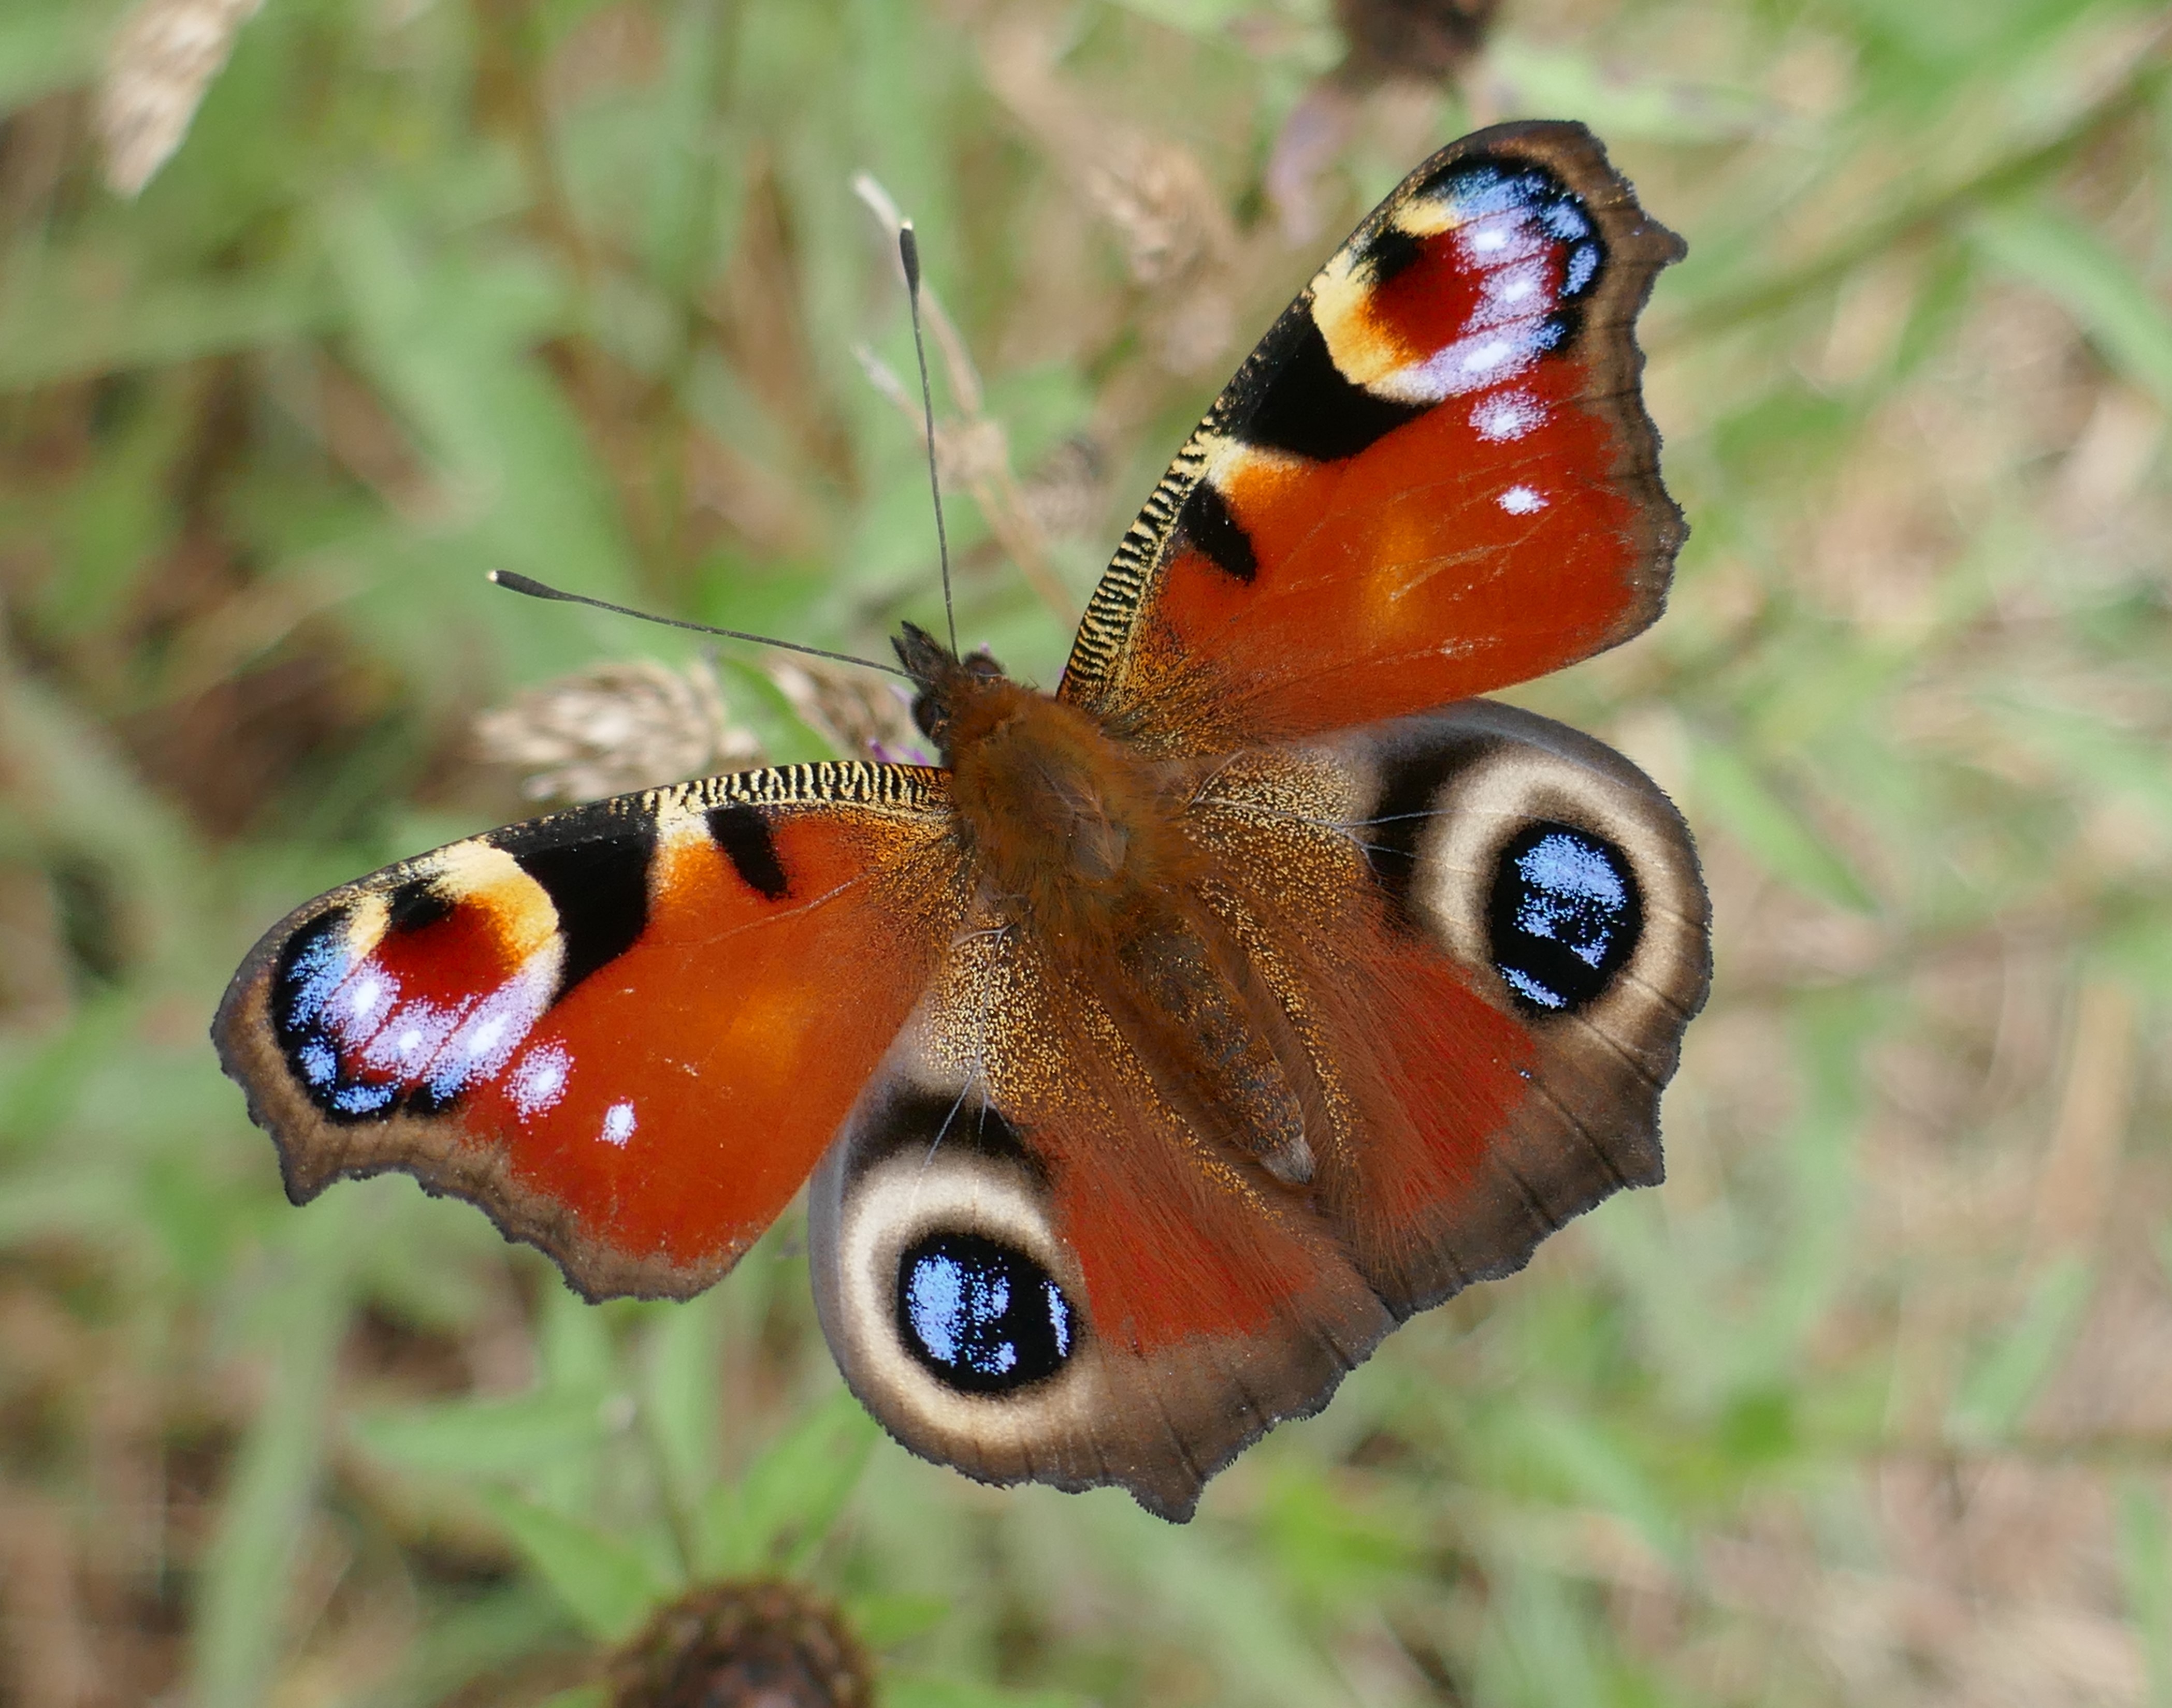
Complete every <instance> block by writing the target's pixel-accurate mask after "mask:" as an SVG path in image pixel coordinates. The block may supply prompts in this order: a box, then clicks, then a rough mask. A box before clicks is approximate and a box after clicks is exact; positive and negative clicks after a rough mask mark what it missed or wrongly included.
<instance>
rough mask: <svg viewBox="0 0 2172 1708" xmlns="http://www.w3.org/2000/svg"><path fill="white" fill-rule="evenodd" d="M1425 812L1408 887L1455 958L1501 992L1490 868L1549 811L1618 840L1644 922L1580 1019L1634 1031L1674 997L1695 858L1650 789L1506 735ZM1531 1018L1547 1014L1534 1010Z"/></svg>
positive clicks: (1699, 895) (1686, 943)
mask: <svg viewBox="0 0 2172 1708" xmlns="http://www.w3.org/2000/svg"><path fill="white" fill-rule="evenodd" d="M1432 810H1433V814H1435V817H1434V818H1433V822H1432V823H1431V824H1429V825H1427V829H1426V830H1425V832H1424V833H1423V834H1422V835H1421V836H1420V837H1419V838H1418V843H1417V862H1416V871H1415V873H1413V878H1412V883H1411V900H1412V901H1413V903H1414V904H1415V905H1417V908H1418V909H1419V910H1420V912H1421V914H1422V916H1423V917H1425V919H1426V920H1427V922H1428V923H1429V924H1430V925H1432V926H1433V928H1434V930H1435V931H1437V932H1438V933H1439V936H1440V937H1441V940H1442V942H1443V943H1444V946H1445V947H1446V948H1448V950H1449V953H1451V954H1453V955H1454V956H1455V958H1456V959H1458V960H1460V961H1461V962H1462V963H1464V964H1465V965H1466V966H1468V967H1470V968H1472V969H1480V970H1481V974H1482V976H1484V977H1486V978H1487V980H1489V982H1497V983H1499V984H1500V986H1501V987H1502V991H1503V995H1504V996H1505V995H1506V981H1505V980H1502V978H1501V975H1500V972H1499V969H1497V967H1496V966H1495V965H1494V961H1493V944H1492V931H1491V928H1490V922H1489V921H1488V919H1487V907H1488V904H1489V902H1490V900H1491V897H1492V886H1493V879H1494V873H1495V867H1496V866H1497V863H1498V860H1499V857H1500V854H1501V851H1502V850H1503V847H1504V846H1505V845H1506V843H1507V842H1508V839H1509V838H1510V837H1511V836H1513V834H1514V833H1515V831H1516V830H1518V829H1520V828H1521V827H1523V826H1524V825H1527V824H1532V823H1534V822H1536V821H1539V820H1543V819H1551V820H1554V821H1556V822H1557V823H1561V824H1568V825H1571V826H1573V827H1574V828H1576V829H1578V830H1584V831H1586V832H1588V833H1589V834H1590V835H1594V836H1597V837H1599V838H1600V839H1601V840H1602V841H1605V842H1608V843H1610V844H1611V845H1612V846H1614V847H1616V848H1617V849H1619V850H1620V851H1621V853H1622V856H1623V857H1625V858H1626V860H1627V861H1628V862H1629V867H1630V870H1631V871H1632V873H1634V874H1635V877H1636V881H1637V889H1638V892H1639V896H1640V900H1641V904H1642V905H1641V909H1640V911H1641V914H1642V928H1641V930H1640V932H1639V933H1638V937H1637V943H1636V945H1635V947H1634V948H1632V950H1631V951H1630V953H1629V957H1628V959H1627V960H1626V962H1625V963H1624V964H1622V965H1621V967H1620V968H1619V969H1617V970H1616V973H1615V975H1614V977H1613V979H1612V980H1610V983H1609V984H1608V986H1607V987H1606V989H1605V991H1602V992H1601V993H1600V994H1599V996H1597V997H1596V998H1595V999H1594V1001H1593V1002H1590V1003H1589V1005H1587V1006H1585V1007H1582V1008H1580V1009H1579V1010H1578V1011H1577V1018H1581V1019H1583V1020H1584V1021H1586V1022H1589V1023H1592V1024H1594V1025H1596V1026H1598V1027H1599V1028H1600V1029H1603V1030H1607V1031H1610V1032H1619V1031H1621V1030H1624V1029H1626V1028H1636V1027H1637V1025H1638V1023H1640V1022H1641V1021H1642V1019H1643V1018H1645V1017H1646V1016H1648V1015H1649V1014H1650V1013H1651V1012H1653V1009H1655V1008H1657V1007H1662V1006H1669V1007H1671V1006H1673V1005H1672V1004H1671V1002H1670V1000H1669V998H1668V996H1666V994H1665V993H1666V992H1667V991H1669V990H1670V989H1672V988H1674V987H1675V986H1676V985H1678V984H1679V982H1680V980H1679V979H1678V978H1675V977H1670V976H1668V969H1670V968H1673V967H1676V966H1679V965H1680V964H1681V963H1682V962H1683V960H1684V959H1685V957H1690V956H1692V955H1694V953H1696V948H1697V946H1698V944H1699V943H1701V942H1702V918H1703V889H1702V885H1701V884H1699V883H1698V882H1697V878H1696V868H1695V865H1694V857H1693V856H1691V855H1690V854H1689V851H1688V847H1687V845H1686V842H1685V840H1684V836H1683V833H1682V831H1681V830H1680V827H1679V825H1678V824H1675V822H1674V820H1673V815H1672V812H1671V810H1670V808H1669V807H1668V806H1667V804H1666V802H1665V798H1664V796H1662V795H1660V794H1659V792H1658V790H1657V789H1656V787H1654V788H1653V791H1652V792H1651V794H1650V795H1649V796H1647V795H1645V794H1644V793H1643V792H1642V791H1640V790H1638V789H1637V788H1636V787H1634V786H1633V785H1632V784H1630V783H1629V782H1627V781H1625V780H1623V779H1621V778H1619V777H1612V776H1607V775H1606V774H1605V772H1603V771H1599V770H1597V769H1595V768H1594V767H1593V766H1590V765H1585V764H1583V763H1582V762H1580V761H1578V760H1575V759H1573V758H1570V757H1568V756H1567V755H1561V754H1556V753H1551V752H1549V751H1548V750H1547V749H1545V748H1543V747H1540V746H1538V745H1536V744H1532V743H1530V741H1529V740H1528V739H1526V740H1523V741H1509V742H1503V743H1500V744H1497V745H1493V746H1492V749H1491V750H1490V751H1488V752H1486V753H1484V754H1483V755H1481V756H1480V757H1478V758H1476V759H1475V760H1473V761H1472V762H1471V763H1470V765H1468V766H1466V767H1465V769H1463V770H1462V771H1459V772H1457V773H1455V774H1454V775H1453V776H1449V778H1447V779H1446V780H1444V782H1443V783H1442V785H1441V787H1440V788H1439V790H1438V792H1436V793H1435V794H1434V796H1433V808H1432ZM1534 1018H1535V1020H1536V1021H1537V1023H1540V1024H1542V1025H1543V1024H1545V1023H1546V1017H1545V1016H1543V1015H1541V1016H1535V1017H1534ZM1563 1018H1568V1017H1563ZM1625 1023H1626V1027H1625Z"/></svg>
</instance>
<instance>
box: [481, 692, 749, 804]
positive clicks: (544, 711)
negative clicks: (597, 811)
mask: <svg viewBox="0 0 2172 1708" xmlns="http://www.w3.org/2000/svg"><path fill="white" fill-rule="evenodd" d="M475 738H476V748H477V750H478V751H479V752H480V753H481V756H482V757H483V758H484V759H486V760H490V761H491V762H492V763H493V764H497V765H509V766H512V767H513V768H514V769H515V770H518V771H523V772H524V773H526V775H525V776H524V778H523V779H522V781H521V792H522V793H524V794H525V795H526V796H527V797H528V798H530V800H537V801H544V800H562V801H594V800H600V799H602V798H604V797H605V796H607V795H620V794H625V793H626V792H629V791H631V790H634V789H646V788H654V787H658V786H659V784H663V783H675V782H681V781H685V779H686V778H688V777H694V776H705V775H707V774H708V773H709V772H712V771H735V770H738V769H739V768H740V767H742V766H745V765H755V764H758V763H760V761H761V744H760V743H759V742H757V741H756V740H755V738H754V737H753V736H752V735H751V734H750V733H748V732H747V731H746V730H745V729H743V728H739V726H737V725H735V724H734V723H733V722H731V719H730V716H729V713H728V712H727V710H726V708H725V706H724V699H723V693H722V692H721V691H720V690H719V689H718V686H717V679H716V675H715V674H714V673H713V672H712V670H711V669H709V667H708V665H707V663H706V662H703V661H702V660H699V659H697V660H696V661H695V662H694V663H691V664H689V665H688V666H687V667H686V668H685V669H684V670H675V669H671V668H670V667H669V665H665V664H659V663H654V662H653V661H652V660H649V659H646V658H637V659H631V660H627V661H626V662H623V663H610V664H599V665H596V666H595V667H594V668H593V669H587V670H581V671H577V672H575V673H574V674H573V675H570V676H562V677H560V678H559V679H557V680H556V681H555V682H547V683H546V684H544V685H542V686H541V687H540V688H531V689H530V690H528V691H527V692H526V693H524V694H523V695H521V696H519V697H518V698H517V699H515V700H513V701H512V702H511V703H510V704H509V705H506V706H499V707H497V709H496V710H494V711H490V712H483V713H482V714H481V716H479V717H477V718H476V721H475Z"/></svg>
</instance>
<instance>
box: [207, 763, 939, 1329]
mask: <svg viewBox="0 0 2172 1708" xmlns="http://www.w3.org/2000/svg"><path fill="white" fill-rule="evenodd" d="M959 905H960V892H959V871H958V862H957V854H956V848H955V842H954V838H953V836H952V835H951V833H950V819H949V815H948V814H947V812H946V811H945V810H944V780H943V774H942V773H940V772H938V771H921V770H913V769H909V768H906V767H901V766H883V765H800V766H792V767H788V768H786V769H784V770H781V771H753V772H747V773H744V774H741V775H738V776H724V777H716V778H711V779H708V780H707V781H702V782H696V783H689V784H685V785H682V786H680V787H675V788H669V789H660V790H657V791H654V792H649V793H646V794H641V795H629V796H626V797H623V798H620V799H617V800H612V801H605V802H600V803H597V804H595V805H594V806H589V807H583V808H577V809H575V810H573V811H571V812H567V813H561V814H554V815H553V816H551V817H550V818H547V819H539V820H536V821H535V822H534V823H533V824H522V825H514V826H513V827H511V828H509V829H508V830H498V831H494V832H492V833H491V834H490V835H485V836H479V837H476V838H474V839H472V840H470V841H465V842H456V843H454V844H453V845H451V846H449V847H446V848H442V849H439V850H438V851H436V852H435V853H432V854H426V855H423V856H422V857H420V858H418V859H416V860H411V861H408V862H404V863H403V864H401V865H399V866H395V867H390V869H388V870H386V871H384V872H381V873H377V874H376V875H374V877H370V878H363V879H362V880H361V881H360V882H358V883H356V884H349V885H347V887H345V888H344V889H337V890H335V891H333V892H332V893H331V894H329V895H326V896H325V897H322V898H321V899H320V900H317V901H315V902H313V903H311V904H309V905H308V906H307V907H305V908H304V909H302V910H300V911H299V912H298V913H297V914H295V915H294V916H292V917H291V918H289V919H288V920H287V921H284V922H282V924H281V925H279V926H278V927H276V928H274V929H273V930H272V932H271V933H270V934H269V935H267V936H266V938H265V939H264V941H263V942H262V943H261V944H259V945H258V947H257V948H256V950H255V953H252V954H251V956H250V959H249V960H248V961H247V962H246V963H245V964H244V965H243V968H242V970H241V971H240V973H239V975H237V976H236V978H235V980H234V985H233V986H232V987H231V989H230V990H229V991H228V995H227V998H226V1002H225V1003H224V1005H223V1007H222V1008H221V1010H220V1013H219V1018H218V1025H217V1027H216V1029H215V1034H214V1035H215V1037H216V1039H217V1040H218V1045H219V1050H220V1053H221V1055H222V1058H223V1061H224V1062H225V1064H226V1066H227V1070H228V1072H230V1073H232V1074H233V1075H234V1077H236V1078H237V1079H239V1080H240V1081H241V1082H242V1083H243V1085H244V1086H245V1088H247V1089H248V1091H249V1093H250V1104H251V1109H252V1112H253V1113H254V1114H255V1116H256V1118H257V1120H259V1121H260V1122H261V1123H262V1124H263V1125H266V1126H267V1127H269V1128H270V1129H271V1130H272V1133H273V1134H274V1136H276V1137H277V1140H278V1142H279V1147H280V1155H281V1160H282V1166H283V1168H284V1172H285V1174H286V1179H287V1183H288V1190H289V1192H290V1193H291V1194H292V1195H293V1196H294V1197H295V1199H296V1200H298V1201H299V1200H306V1199H308V1198H309V1197H312V1196H314V1195H315V1194H316V1193H317V1192H319V1191H320V1190H322V1189H323V1188H324V1187H325V1185H326V1184H329V1183H330V1182H331V1180H332V1179H336V1178H337V1177H339V1176H341V1175H360V1174H376V1173H380V1172H383V1171H384V1170H387V1169H401V1170H405V1171H406V1172H407V1173H410V1174H414V1175H415V1176H416V1177H417V1178H418V1179H420V1180H421V1181H422V1183H423V1184H424V1185H425V1186H426V1187H428V1188H429V1189H431V1190H435V1191H444V1192H449V1193H452V1194H454V1195H458V1196H460V1197H463V1198H467V1199H469V1200H472V1201H473V1202H475V1203H476V1204H478V1205H480V1206H481V1207H482V1208H483V1209H485V1210H486V1211H488V1212H489V1213H490V1214H491V1216H492V1217H493V1218H494V1219H495V1220H496V1221H497V1222H498V1224H499V1225H500V1226H501V1227H503V1228H504V1229H505V1230H506V1232H507V1233H510V1234H512V1235H513V1236H515V1237H517V1238H523V1239H526V1240H529V1241H531V1242H532V1243H535V1244H537V1245H539V1246H540V1247H542V1248H543V1249H545V1250H546V1251H547V1252H549V1253H550V1254H551V1255H552V1256H553V1257H555V1258H556V1260H558V1261H559V1263H560V1264H561V1265H562V1266H563V1267H564V1269H565V1270H566V1272H567V1276H568V1277H569V1278H570V1279H571V1280H572V1281H573V1283H574V1284H575V1285H576V1286H578V1287H579V1288H580V1289H581V1290H582V1291H583V1292H585V1293H587V1294H589V1296H590V1297H602V1296H605V1295H609V1294H616V1293H637V1294H643V1295H652V1296H653V1295H672V1296H683V1295H685V1294H689V1293H692V1292H698V1291H699V1290H700V1289H701V1288H702V1287H704V1286H707V1285H709V1284H710V1283H711V1282H712V1281H714V1280H716V1278H717V1277H718V1276H719V1275H721V1274H722V1273H723V1271H724V1270H726V1269H728V1267H729V1266H730V1265H731V1264H732V1262H733V1261H734V1260H735V1259H736V1258H737V1257H738V1255H739V1253H740V1252H741V1251H743V1250H744V1249H745V1248H746V1246H747V1245H748V1244H750V1243H752V1241H753V1240H754V1239H755V1238H756V1237H757V1236H758V1235H759V1234H760V1233H761V1231H762V1229H763V1228H765V1227H767V1226H768V1225H769V1223H770V1222H771V1221H772V1220H773V1219H774V1218H775V1217H776V1215H777V1212H778V1211H780V1210H781V1209H782V1208H783V1206H785V1204H786V1203H788V1201H789V1200H790V1199H791V1198H792V1195H793V1193H795V1192H796V1191H797V1190H798V1189H799V1186H800V1184H801V1183H802V1182H803V1181H804V1179H805V1178H806V1175H807V1173H808V1170H809V1168H812V1167H813V1166H814V1163H815V1158H816V1157H818V1156H819V1155H820V1153H821V1151H822V1149H823V1147H825V1145H827V1144H828V1143H829V1141H830V1139H831V1136H832V1134H833V1133H834V1132H835V1131H836V1128H837V1125H838V1124H839V1123H840V1122H841V1120H842V1119H843V1117H844V1115H845V1113H846V1111H847V1109H849V1108H850V1107H851V1105H852V1099H853V1098H854V1097H855V1096H856V1095H857V1094H858V1092H859V1090H860V1088H861V1085H862V1083H863V1082H864V1080H865V1079H866V1077H867V1075H868V1072H869V1071H870V1070H871V1069H872V1068H873V1067H874V1064H875V1062H876V1061H878V1060H879V1057H880V1056H881V1055H882V1053H883V1051H884V1049H885V1048H887V1047H888V1045H889V1044H890V1039H891V1038H892V1036H893V1035H894V1034H895V1032H896V1029H897V1028H898V1025H899V1024H900V1023H901V1021H902V1020H903V1019H904V1018H905V1016H906V1013H907V1012H909V1011H910V1010H911V1007H912V1005H913V1003H914V1002H915V1001H917V998H918V996H919V995H920V993H921V991H922V988H923V987H924V986H925V985H926V983H927V979H928V976H929V975H930V973H931V971H932V970H933V967H934V966H935V964H936V960H937V956H938V952H939V949H940V947H941V945H942V944H943V943H944V941H945V940H946V938H947V937H948V935H949V931H950V929H951V927H952V924H953V922H954V918H955V916H956V910H957V909H958V907H959ZM847 980H849V982H850V985H851V989H852V996H851V1000H850V1001H841V1000H840V990H841V986H843V985H844V984H845V983H846V982H847Z"/></svg>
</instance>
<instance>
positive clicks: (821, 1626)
mask: <svg viewBox="0 0 2172 1708" xmlns="http://www.w3.org/2000/svg"><path fill="white" fill-rule="evenodd" d="M609 1679H610V1693H611V1695H610V1700H611V1708H872V1705H873V1703H874V1675H873V1669H872V1668H871V1667H870V1665H869V1662H868V1657H867V1655H866V1653H865V1652H864V1651H863V1650H862V1649H861V1647H860V1646H859V1644H858V1643H857V1642H856V1641H853V1639H852V1633H851V1632H850V1631H848V1630H846V1629H845V1625H844V1622H843V1621H842V1620H841V1619H840V1618H839V1617H838V1615H837V1613H836V1609H834V1608H831V1606H829V1605H828V1604H827V1603H825V1602H823V1601H821V1600H820V1599H819V1598H816V1597H815V1596H814V1595H811V1594H810V1593H808V1592H807V1591H806V1590H805V1589H803V1588H801V1587H799V1586H798V1585H796V1584H790V1583H780V1582H773V1581H770V1582H765V1581H761V1580H755V1581H752V1582H731V1583H716V1584H711V1585H709V1586H708V1587H706V1588H702V1589H697V1590H696V1591H694V1592H693V1593H691V1595H688V1596H686V1597H685V1598H683V1599H681V1600H679V1601H675V1602H674V1603H672V1604H671V1605H670V1606H669V1607H667V1608H665V1609H664V1610H663V1611H662V1612H661V1613H659V1614H657V1615H656V1617H655V1618H654V1619H651V1620H650V1621H649V1623H648V1629H646V1630H643V1631H642V1633H641V1635H638V1636H637V1637H635V1638H634V1639H633V1640H632V1641H631V1642H629V1643H627V1644H626V1646H625V1647H623V1648H621V1650H619V1652H617V1653H616V1655H614V1656H613V1657H611V1660H610V1670H609Z"/></svg>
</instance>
